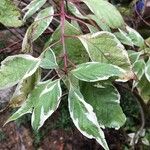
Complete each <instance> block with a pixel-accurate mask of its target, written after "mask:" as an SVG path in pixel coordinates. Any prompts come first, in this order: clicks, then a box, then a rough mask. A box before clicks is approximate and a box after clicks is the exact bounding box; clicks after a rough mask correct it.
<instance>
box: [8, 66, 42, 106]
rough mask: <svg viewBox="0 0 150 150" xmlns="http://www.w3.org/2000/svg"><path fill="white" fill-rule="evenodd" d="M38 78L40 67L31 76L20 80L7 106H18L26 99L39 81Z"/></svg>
mask: <svg viewBox="0 0 150 150" xmlns="http://www.w3.org/2000/svg"><path fill="white" fill-rule="evenodd" d="M40 79H41V71H40V69H37V71H36V72H35V73H34V74H33V75H32V76H30V77H28V78H26V79H24V80H22V81H20V82H19V84H18V85H17V87H16V89H15V92H14V94H13V96H12V98H11V100H10V102H9V106H10V107H13V108H14V107H20V106H21V105H22V104H23V102H24V101H25V100H26V99H27V97H28V95H29V94H30V92H31V91H32V90H33V89H34V87H35V86H36V84H37V83H38V82H39V81H40Z"/></svg>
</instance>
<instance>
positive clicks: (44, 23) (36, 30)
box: [22, 7, 54, 52]
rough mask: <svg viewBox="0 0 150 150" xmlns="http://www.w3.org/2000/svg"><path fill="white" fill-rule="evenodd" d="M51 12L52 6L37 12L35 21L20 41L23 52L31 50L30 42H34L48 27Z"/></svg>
mask: <svg viewBox="0 0 150 150" xmlns="http://www.w3.org/2000/svg"><path fill="white" fill-rule="evenodd" d="M53 14H54V9H53V7H47V8H45V9H43V10H41V11H40V12H39V13H38V15H37V17H36V18H35V21H34V22H33V23H32V24H31V26H30V27H29V28H28V29H27V31H26V34H25V37H24V39H23V43H22V51H23V52H30V51H32V42H34V41H35V40H36V39H37V38H38V37H39V36H40V35H42V33H43V32H44V31H45V30H46V29H47V28H48V26H49V24H50V23H51V21H52V19H53Z"/></svg>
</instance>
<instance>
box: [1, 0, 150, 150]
mask: <svg viewBox="0 0 150 150" xmlns="http://www.w3.org/2000/svg"><path fill="white" fill-rule="evenodd" d="M3 1H4V6H2V5H1V6H0V7H3V9H5V10H6V11H8V13H9V11H11V10H12V9H9V8H12V7H13V9H15V11H17V10H16V7H14V5H13V4H11V3H9V1H8V0H3ZM0 3H1V2H0ZM45 3H46V0H33V1H32V2H31V3H30V4H29V5H27V6H26V7H25V8H24V10H23V11H26V13H25V15H24V18H23V22H26V20H27V19H28V18H30V17H31V16H32V15H33V14H35V13H36V12H37V11H38V10H40V8H42V6H43V5H44V4H45ZM80 3H82V4H83V5H84V6H86V9H88V12H89V13H84V12H83V11H82V10H81V7H78V5H76V3H73V2H71V1H68V2H67V3H66V2H65V1H64V0H62V1H61V2H60V8H61V9H60V12H58V13H57V14H56V13H55V11H54V9H55V7H54V6H49V7H46V8H44V9H42V10H40V11H39V12H38V14H37V16H36V17H35V19H34V22H33V23H32V24H31V25H30V26H29V28H28V29H27V31H26V34H25V37H24V39H23V43H22V52H23V53H26V54H19V55H13V56H9V57H7V58H6V59H5V60H4V61H2V63H1V68H0V89H5V88H8V87H12V86H15V85H16V84H17V87H16V91H15V92H14V94H13V97H12V99H11V101H10V106H12V107H20V108H19V109H18V110H17V111H16V112H15V113H14V114H13V115H12V116H11V117H10V118H9V119H8V120H7V122H6V123H8V122H10V121H14V120H16V119H17V118H19V117H21V116H23V115H25V114H27V113H31V114H32V116H31V125H32V127H33V129H34V130H38V129H40V127H42V126H43V124H44V122H45V121H46V120H47V119H48V118H49V117H50V116H51V115H52V113H53V112H54V111H55V110H56V109H57V108H58V107H59V104H60V101H61V97H62V96H63V94H62V92H63V91H62V88H61V85H62V84H65V86H66V87H67V89H68V91H69V93H68V107H69V112H70V116H71V118H72V120H73V123H74V124H75V126H76V127H77V128H78V130H79V131H80V132H81V133H82V134H83V135H84V136H86V137H88V138H90V139H91V138H94V139H96V140H97V142H98V143H99V144H101V145H102V147H103V148H104V149H106V150H108V149H109V147H108V145H107V142H106V140H105V136H104V133H103V130H102V129H104V128H105V127H108V128H115V129H119V128H120V127H121V126H122V125H123V124H124V123H125V121H126V117H125V114H124V113H123V111H122V108H121V107H120V104H119V103H120V94H119V92H118V91H117V89H116V87H115V86H114V85H113V83H114V82H116V83H118V82H123V83H124V82H127V81H129V80H133V86H132V88H137V89H138V91H139V93H140V95H141V96H142V98H143V100H144V101H145V102H148V100H149V98H150V95H149V87H150V60H149V52H150V51H149V50H150V49H149V47H148V44H147V45H146V44H145V41H144V39H143V38H142V37H141V36H140V35H139V33H138V32H137V31H135V30H134V29H132V28H131V27H129V26H127V25H126V24H125V22H124V20H123V18H122V16H121V15H120V13H119V11H117V9H116V8H115V7H114V6H113V5H112V4H111V3H109V2H107V1H105V0H92V1H91V0H81V2H80ZM7 5H8V6H7ZM6 6H7V9H6V8H5V7H6ZM6 11H5V12H6ZM13 12H14V11H13ZM10 13H11V12H10ZM14 13H15V12H14ZM12 14H13V13H12ZM70 14H71V16H70ZM55 16H58V17H59V16H60V25H59V26H58V27H57V29H56V30H55V31H54V33H53V34H52V36H51V37H50V39H49V40H48V41H47V43H46V44H45V47H44V50H43V52H42V53H41V55H40V56H39V57H38V58H35V57H33V56H31V55H30V54H27V53H31V52H32V51H34V47H33V42H34V41H35V40H37V39H38V38H39V36H41V35H42V33H43V32H44V31H45V30H46V29H47V28H48V27H49V25H50V23H51V22H52V21H53V19H54V18H55ZM3 17H4V16H2V15H1V13H0V21H1V22H2V23H3V24H4V25H8V24H6V23H5V21H4V20H5V19H3ZM5 18H7V19H9V23H10V22H11V21H12V22H11V23H10V24H9V25H8V26H13V25H14V23H13V21H16V19H15V20H13V19H11V18H8V17H7V14H6V16H5ZM14 18H18V13H16V14H14ZM10 20H11V21H10ZM69 20H71V21H70V22H69ZM85 20H86V21H85ZM81 24H83V26H85V27H86V28H87V31H88V32H89V33H87V34H83V32H82V26H81ZM16 25H17V26H20V20H18V21H17V22H16V23H15V26H16ZM114 29H115V30H114ZM114 31H115V32H114ZM124 45H125V46H124ZM125 47H130V48H132V49H133V50H128V51H127V50H126V49H125ZM135 47H136V49H138V51H137V52H135V51H134V49H135ZM42 69H48V70H52V71H53V70H55V72H56V73H57V77H53V78H52V79H49V80H46V81H43V80H42V79H41V71H42ZM123 83H122V84H123Z"/></svg>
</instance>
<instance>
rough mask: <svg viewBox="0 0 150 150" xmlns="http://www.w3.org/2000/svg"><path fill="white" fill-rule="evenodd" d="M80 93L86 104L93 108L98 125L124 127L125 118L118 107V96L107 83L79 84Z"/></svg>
mask: <svg viewBox="0 0 150 150" xmlns="http://www.w3.org/2000/svg"><path fill="white" fill-rule="evenodd" d="M80 87H81V89H80V90H81V93H82V94H83V96H84V99H85V100H86V102H88V103H89V104H90V105H92V107H93V108H94V112H95V113H96V116H97V119H98V122H99V124H102V125H104V126H106V127H109V128H116V129H119V128H120V127H121V126H122V125H124V123H125V121H126V117H125V115H124V113H123V111H122V108H121V107H120V94H119V92H118V91H117V89H116V88H115V87H114V86H113V85H112V84H111V83H108V82H102V83H101V82H98V83H87V82H81V84H80Z"/></svg>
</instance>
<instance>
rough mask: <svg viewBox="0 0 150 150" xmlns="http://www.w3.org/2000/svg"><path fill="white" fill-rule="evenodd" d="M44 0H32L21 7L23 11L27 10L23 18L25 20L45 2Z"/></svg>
mask: <svg viewBox="0 0 150 150" xmlns="http://www.w3.org/2000/svg"><path fill="white" fill-rule="evenodd" d="M46 1H47V0H32V2H31V3H30V4H29V5H27V6H26V7H25V8H24V9H23V11H26V10H27V12H26V13H25V15H24V17H23V20H24V21H26V19H28V18H29V17H31V16H32V15H33V14H34V13H35V12H37V11H38V10H39V9H40V8H41V7H42V6H43V5H44V4H45V2H46Z"/></svg>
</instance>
